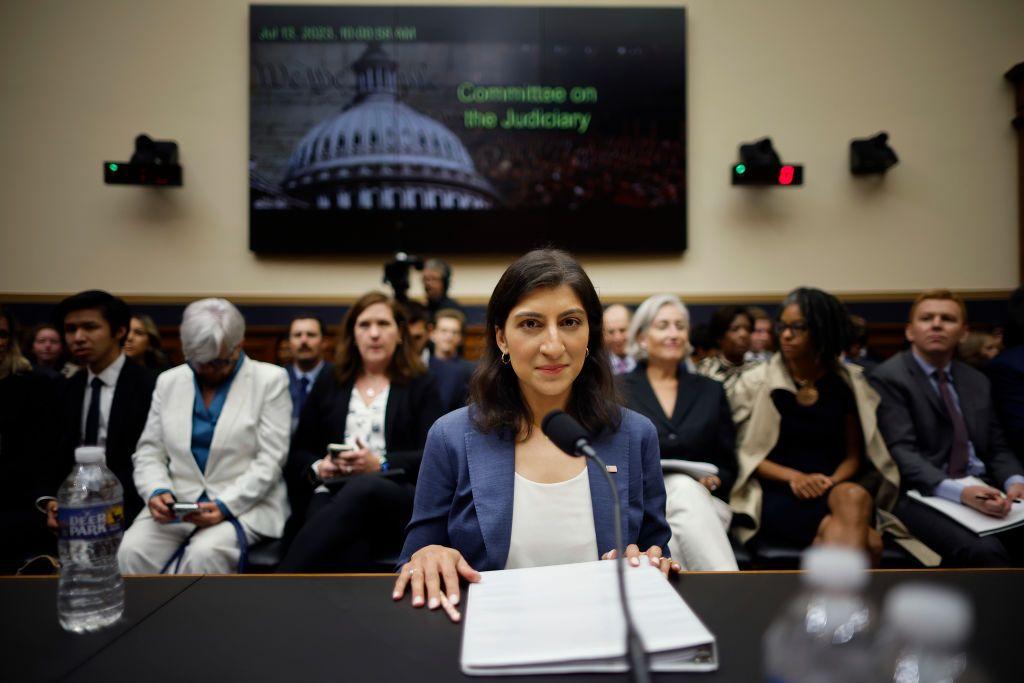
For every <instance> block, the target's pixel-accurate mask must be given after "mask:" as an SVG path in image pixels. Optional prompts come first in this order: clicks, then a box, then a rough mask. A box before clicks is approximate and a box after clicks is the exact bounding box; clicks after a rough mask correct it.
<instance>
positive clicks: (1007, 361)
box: [982, 286, 1024, 460]
mask: <svg viewBox="0 0 1024 683" xmlns="http://www.w3.org/2000/svg"><path fill="white" fill-rule="evenodd" d="M1003 340H1004V341H1005V342H1006V350H1005V351H1003V352H1002V353H1000V354H999V355H998V356H996V357H995V358H994V359H992V360H991V361H990V362H989V363H988V364H986V365H985V366H984V367H983V368H982V370H983V371H984V373H985V375H986V376H987V377H988V378H989V381H991V382H992V400H993V401H995V404H996V411H997V412H998V413H999V418H1000V424H1001V425H1002V427H1003V430H1004V431H1005V432H1006V440H1007V441H1008V442H1009V443H1010V448H1012V449H1013V451H1014V453H1016V455H1017V458H1018V459H1021V460H1024V286H1021V287H1018V288H1017V289H1016V290H1015V291H1014V292H1013V294H1012V295H1011V296H1010V308H1009V315H1008V317H1007V320H1006V329H1005V332H1004V333H1003Z"/></svg>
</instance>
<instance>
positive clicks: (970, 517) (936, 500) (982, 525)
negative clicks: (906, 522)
mask: <svg viewBox="0 0 1024 683" xmlns="http://www.w3.org/2000/svg"><path fill="white" fill-rule="evenodd" d="M957 481H962V482H964V483H965V484H967V485H968V486H988V484H986V483H985V482H983V481H982V480H980V479H977V478H976V477H965V478H963V479H958V480H957ZM907 495H908V496H910V497H911V498H913V499H914V500H916V501H918V502H919V503H923V504H924V505H927V506H929V507H931V508H932V509H934V510H938V511H939V512H941V513H942V514H944V515H946V516H947V517H949V518H950V519H952V520H953V521H954V522H956V523H958V524H960V525H961V526H963V527H966V528H967V529H969V530H971V531H973V532H974V533H976V534H978V535H979V536H991V535H992V534H997V533H999V532H1000V531H1006V530H1007V529H1013V528H1016V527H1019V526H1022V525H1024V503H1014V505H1013V507H1012V508H1011V509H1010V514H1008V515H1006V517H1002V518H1000V517H991V516H989V515H986V514H984V513H982V512H978V511H977V510H975V509H974V508H971V507H967V506H966V505H964V504H963V503H954V502H953V501H951V500H946V499H945V498H940V497H938V496H925V495H922V494H921V493H919V492H917V491H910V492H908V493H907Z"/></svg>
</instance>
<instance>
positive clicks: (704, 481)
mask: <svg viewBox="0 0 1024 683" xmlns="http://www.w3.org/2000/svg"><path fill="white" fill-rule="evenodd" d="M697 481H699V482H700V483H701V485H702V486H703V487H704V488H706V489H707V490H708V491H712V492H713V491H717V490H718V487H719V486H721V485H722V480H721V479H719V478H718V477H717V476H715V475H714V474H709V475H708V476H706V477H701V478H700V479H698V480H697Z"/></svg>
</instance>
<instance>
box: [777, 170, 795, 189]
mask: <svg viewBox="0 0 1024 683" xmlns="http://www.w3.org/2000/svg"><path fill="white" fill-rule="evenodd" d="M792 182H793V167H792V166H783V167H782V168H780V169H779V185H789V184H790V183H792Z"/></svg>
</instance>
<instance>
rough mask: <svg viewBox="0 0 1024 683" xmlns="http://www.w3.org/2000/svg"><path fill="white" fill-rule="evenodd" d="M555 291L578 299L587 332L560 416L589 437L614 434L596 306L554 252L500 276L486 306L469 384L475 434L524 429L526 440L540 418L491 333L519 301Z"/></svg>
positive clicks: (613, 395)
mask: <svg viewBox="0 0 1024 683" xmlns="http://www.w3.org/2000/svg"><path fill="white" fill-rule="evenodd" d="M561 285H567V286H569V287H570V288H571V289H572V290H573V291H574V292H575V293H576V296H578V297H579V299H580V303H582V304H583V310H584V311H586V314H587V323H588V325H589V327H590V337H589V340H588V342H587V348H588V350H589V351H590V354H589V356H588V358H587V359H586V360H585V361H584V363H583V369H582V370H581V371H580V374H579V375H578V376H577V377H576V379H575V380H574V381H573V384H572V393H571V395H570V397H569V403H568V405H567V406H566V412H567V413H569V414H570V415H572V416H573V417H574V418H576V420H578V421H579V423H580V424H581V425H583V427H584V429H586V430H587V431H588V432H590V433H591V434H598V433H601V432H603V431H605V430H609V431H615V430H617V429H618V428H619V424H620V423H621V421H622V413H621V409H620V408H619V405H618V395H617V392H616V388H615V382H614V379H613V376H612V370H611V366H610V365H609V362H608V355H607V354H606V353H605V350H604V334H603V330H602V320H603V317H604V310H603V309H602V307H601V300H600V299H599V298H598V296H597V292H596V291H595V290H594V285H593V283H591V282H590V278H589V277H587V274H586V273H585V272H584V271H583V268H582V267H581V266H580V264H579V263H577V262H576V260H575V259H574V258H573V257H572V256H570V255H569V254H567V253H566V252H564V251H560V250H557V249H537V250H534V251H531V252H529V253H527V254H525V255H523V256H522V257H520V258H519V259H518V260H517V261H516V262H515V263H513V264H512V265H510V266H509V267H508V268H507V269H506V270H505V272H504V274H502V276H501V279H500V280H498V284H497V285H495V287H494V291H493V292H492V293H491V300H490V301H489V302H488V303H487V323H486V325H485V326H484V330H485V333H484V350H483V354H482V355H481V356H480V361H479V362H478V363H477V368H476V371H475V372H474V373H473V379H472V380H471V382H470V404H471V405H472V406H473V420H474V422H475V423H476V426H477V427H478V428H479V429H480V430H481V431H484V432H491V431H503V432H507V433H509V434H511V435H512V436H515V435H517V434H519V431H520V430H521V429H522V428H523V427H525V429H526V436H529V435H530V433H531V432H532V430H533V423H534V419H535V418H536V419H539V418H541V417H543V416H542V415H532V414H531V412H530V408H529V406H528V405H527V404H526V401H524V400H523V395H522V392H521V391H520V389H519V380H518V378H517V377H516V373H515V371H514V370H513V369H512V365H511V364H504V363H502V362H501V351H500V350H499V349H498V342H497V339H496V338H495V333H496V332H497V330H499V329H504V328H505V323H506V321H507V320H508V316H509V314H510V313H511V312H512V309H513V308H514V307H515V305H516V304H517V303H519V301H521V300H522V299H523V297H525V296H528V295H529V294H532V293H533V292H535V291H536V290H538V289H551V288H554V287H559V286H561Z"/></svg>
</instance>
